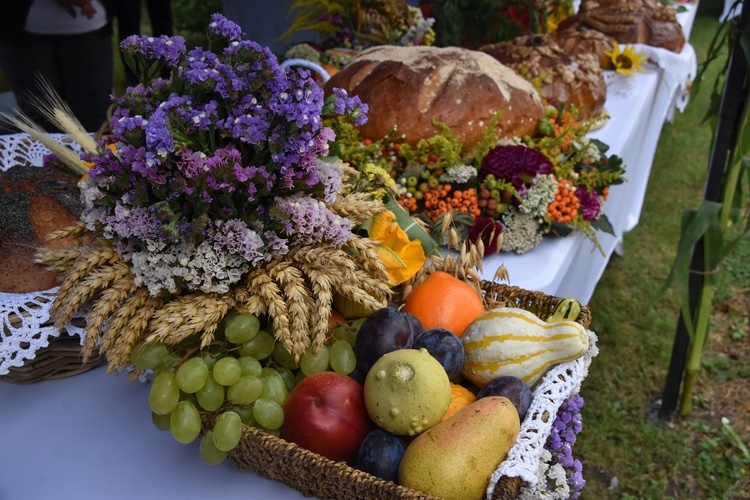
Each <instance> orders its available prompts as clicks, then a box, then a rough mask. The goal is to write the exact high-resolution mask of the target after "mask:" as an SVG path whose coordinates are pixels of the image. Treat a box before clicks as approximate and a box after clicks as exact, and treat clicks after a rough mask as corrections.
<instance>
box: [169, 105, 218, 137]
mask: <svg viewBox="0 0 750 500" xmlns="http://www.w3.org/2000/svg"><path fill="white" fill-rule="evenodd" d="M218 107H219V103H218V102H217V101H215V100H210V101H208V102H207V103H205V104H200V105H198V106H196V107H188V106H186V107H182V108H178V109H177V116H178V117H179V118H180V119H181V120H183V121H184V122H185V123H186V124H187V128H188V130H191V131H197V130H204V131H205V130H208V129H209V128H210V127H211V125H212V124H213V122H214V121H215V120H216V116H217V114H216V111H217V109H218Z"/></svg>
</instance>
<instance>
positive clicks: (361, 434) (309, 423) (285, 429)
mask: <svg viewBox="0 0 750 500" xmlns="http://www.w3.org/2000/svg"><path fill="white" fill-rule="evenodd" d="M372 428H373V423H372V421H371V420H370V417H369V416H368V415H367V409H366V407H365V398H364V389H363V388H362V385H361V384H360V383H359V382H357V381H356V380H354V379H353V378H351V377H349V376H347V375H343V374H341V373H336V372H319V373H315V374H313V375H310V376H309V377H305V378H304V379H302V381H301V382H300V383H299V384H297V386H296V387H295V388H294V389H293V390H292V392H290V393H289V395H288V396H287V398H286V401H285V402H284V424H283V425H282V426H281V429H280V433H281V437H282V438H283V439H286V440H287V441H290V442H292V443H296V444H298V445H299V446H302V447H303V448H306V449H308V450H310V451H312V452H314V453H317V454H319V455H323V456H324V457H326V458H328V459H330V460H334V461H339V460H343V461H350V460H353V459H354V457H355V456H356V455H357V450H358V449H359V445H360V444H361V443H362V440H364V438H365V436H366V435H367V433H368V432H370V430H372Z"/></svg>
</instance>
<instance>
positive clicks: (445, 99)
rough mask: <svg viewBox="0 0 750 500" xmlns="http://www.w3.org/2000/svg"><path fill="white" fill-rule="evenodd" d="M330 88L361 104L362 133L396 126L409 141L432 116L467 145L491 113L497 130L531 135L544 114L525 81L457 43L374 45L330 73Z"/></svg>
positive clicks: (378, 133) (428, 132) (427, 130)
mask: <svg viewBox="0 0 750 500" xmlns="http://www.w3.org/2000/svg"><path fill="white" fill-rule="evenodd" d="M334 87H340V88H343V89H345V90H347V91H348V92H349V94H350V95H357V96H359V98H360V99H362V101H363V102H365V103H367V105H368V106H369V108H370V110H369V113H368V121H367V123H366V124H365V125H364V126H362V127H361V128H360V132H361V134H362V136H363V137H364V138H369V139H379V138H381V137H383V136H385V135H386V134H388V133H389V132H391V130H392V128H393V126H394V125H396V126H397V127H398V133H401V134H404V135H405V140H406V141H407V142H408V143H410V144H415V143H416V142H417V141H419V140H420V139H424V138H428V137H432V136H434V135H436V134H438V133H440V129H438V128H437V127H436V126H435V125H434V123H433V120H436V121H438V122H441V123H444V124H446V125H447V126H448V127H450V128H451V130H452V131H453V132H454V134H456V136H458V137H460V138H461V139H462V140H463V141H464V149H466V150H468V149H470V148H472V147H473V146H474V145H476V143H477V142H478V141H479V140H481V138H482V134H483V133H484V131H485V129H486V128H487V126H488V125H489V124H490V120H492V118H493V116H495V114H496V113H498V112H501V114H500V116H499V123H498V127H497V132H498V134H499V136H500V137H513V136H523V135H526V134H533V133H534V132H535V131H536V128H537V124H538V120H539V118H541V117H543V116H544V106H543V102H542V99H541V96H540V95H539V93H538V92H537V90H536V89H535V88H534V86H533V85H532V84H531V83H529V82H528V81H526V80H524V79H523V78H521V77H520V76H519V75H518V74H517V73H515V72H514V71H513V70H512V69H510V68H508V67H507V66H504V65H503V64H501V63H500V62H498V61H497V60H496V59H494V58H492V57H490V56H488V55H487V54H485V53H482V52H478V51H472V50H468V49H461V48H456V47H448V48H437V47H395V46H380V47H373V48H371V49H367V50H365V51H362V52H361V53H360V54H358V55H357V56H356V57H354V58H353V59H352V60H351V61H350V62H349V63H348V64H347V65H346V66H345V67H344V68H343V69H342V70H341V71H340V72H338V73H337V74H335V75H334V76H333V77H331V79H330V80H328V82H327V83H326V86H325V88H326V92H327V93H330V92H331V91H332V89H333V88H334Z"/></svg>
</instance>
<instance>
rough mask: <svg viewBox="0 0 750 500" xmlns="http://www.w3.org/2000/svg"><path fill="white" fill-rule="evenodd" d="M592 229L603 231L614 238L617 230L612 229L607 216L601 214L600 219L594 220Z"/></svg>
mask: <svg viewBox="0 0 750 500" xmlns="http://www.w3.org/2000/svg"><path fill="white" fill-rule="evenodd" d="M591 227H593V228H594V229H596V230H597V231H602V232H605V233H607V234H611V235H613V236H614V234H615V228H614V227H612V223H611V222H610V221H609V219H608V218H607V214H601V215H600V216H599V217H597V218H596V219H594V220H592V221H591Z"/></svg>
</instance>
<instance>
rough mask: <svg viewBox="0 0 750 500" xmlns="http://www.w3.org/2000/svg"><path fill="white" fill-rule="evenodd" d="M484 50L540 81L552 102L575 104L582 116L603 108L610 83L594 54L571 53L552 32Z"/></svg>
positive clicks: (587, 117) (498, 44)
mask: <svg viewBox="0 0 750 500" xmlns="http://www.w3.org/2000/svg"><path fill="white" fill-rule="evenodd" d="M558 37H559V35H558ZM481 50H482V51H483V52H486V53H487V54H489V55H491V56H492V57H494V58H496V59H498V60H499V61H500V62H502V63H503V64H505V65H507V66H510V67H511V68H513V69H515V70H516V71H518V73H520V74H521V75H523V76H524V78H527V79H528V80H530V81H539V85H540V89H539V90H540V92H541V93H542V95H543V96H544V97H545V98H546V99H547V100H549V101H550V102H551V103H553V104H562V105H564V106H575V108H576V109H577V110H578V111H579V112H578V118H580V119H584V120H585V119H589V118H593V117H595V116H598V115H599V114H600V113H601V111H602V109H604V103H605V101H606V98H607V84H606V82H605V81H604V77H603V76H602V70H601V65H600V63H599V60H598V59H597V57H596V56H595V55H594V54H585V53H570V52H568V51H566V50H565V49H563V48H562V47H560V46H559V45H558V43H557V42H556V40H555V38H553V37H551V36H549V35H524V36H519V37H516V38H514V39H513V40H508V41H506V42H500V43H495V44H492V45H485V46H484V47H482V48H481Z"/></svg>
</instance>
